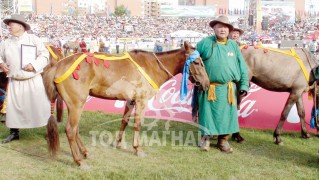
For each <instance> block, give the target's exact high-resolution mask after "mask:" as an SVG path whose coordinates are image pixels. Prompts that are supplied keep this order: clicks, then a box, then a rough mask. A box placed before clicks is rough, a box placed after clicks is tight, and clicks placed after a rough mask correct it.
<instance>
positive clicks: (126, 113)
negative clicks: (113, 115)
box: [116, 101, 135, 148]
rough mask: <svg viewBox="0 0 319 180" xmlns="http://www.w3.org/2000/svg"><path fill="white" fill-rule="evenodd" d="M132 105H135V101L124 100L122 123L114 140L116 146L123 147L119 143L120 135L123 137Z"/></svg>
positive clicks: (120, 140)
mask: <svg viewBox="0 0 319 180" xmlns="http://www.w3.org/2000/svg"><path fill="white" fill-rule="evenodd" d="M134 105H135V101H126V106H125V110H124V114H123V118H122V125H121V129H120V132H119V135H118V137H117V142H116V143H117V144H116V147H117V148H123V147H122V144H121V142H122V137H123V134H124V131H125V128H126V126H127V124H128V122H129V120H130V117H131V114H132V111H133V108H134Z"/></svg>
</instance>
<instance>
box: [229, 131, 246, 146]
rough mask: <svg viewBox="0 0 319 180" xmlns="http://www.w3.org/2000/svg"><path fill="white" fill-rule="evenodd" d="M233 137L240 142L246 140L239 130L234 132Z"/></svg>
mask: <svg viewBox="0 0 319 180" xmlns="http://www.w3.org/2000/svg"><path fill="white" fill-rule="evenodd" d="M231 138H232V140H233V141H237V142H238V143H240V144H241V143H244V142H245V139H244V138H243V137H241V135H240V133H239V132H236V133H233V135H232V136H231Z"/></svg>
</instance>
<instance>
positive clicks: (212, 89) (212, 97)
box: [207, 84, 216, 101]
mask: <svg viewBox="0 0 319 180" xmlns="http://www.w3.org/2000/svg"><path fill="white" fill-rule="evenodd" d="M215 87H216V85H215V84H210V85H209V90H208V97H207V100H208V101H215V100H216V91H215Z"/></svg>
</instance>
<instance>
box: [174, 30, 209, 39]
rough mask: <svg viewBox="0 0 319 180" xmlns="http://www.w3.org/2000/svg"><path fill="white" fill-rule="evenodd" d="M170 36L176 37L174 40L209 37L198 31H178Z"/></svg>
mask: <svg viewBox="0 0 319 180" xmlns="http://www.w3.org/2000/svg"><path fill="white" fill-rule="evenodd" d="M169 35H170V37H174V38H194V37H201V38H203V37H206V36H207V34H203V33H200V32H196V31H189V30H178V31H175V32H172V33H170V34H169Z"/></svg>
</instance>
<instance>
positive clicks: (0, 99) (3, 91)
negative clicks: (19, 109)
mask: <svg viewBox="0 0 319 180" xmlns="http://www.w3.org/2000/svg"><path fill="white" fill-rule="evenodd" d="M0 91H1V92H2V94H3V95H2V96H0V101H2V102H3V101H4V98H6V91H5V90H3V89H2V88H0Z"/></svg>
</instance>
